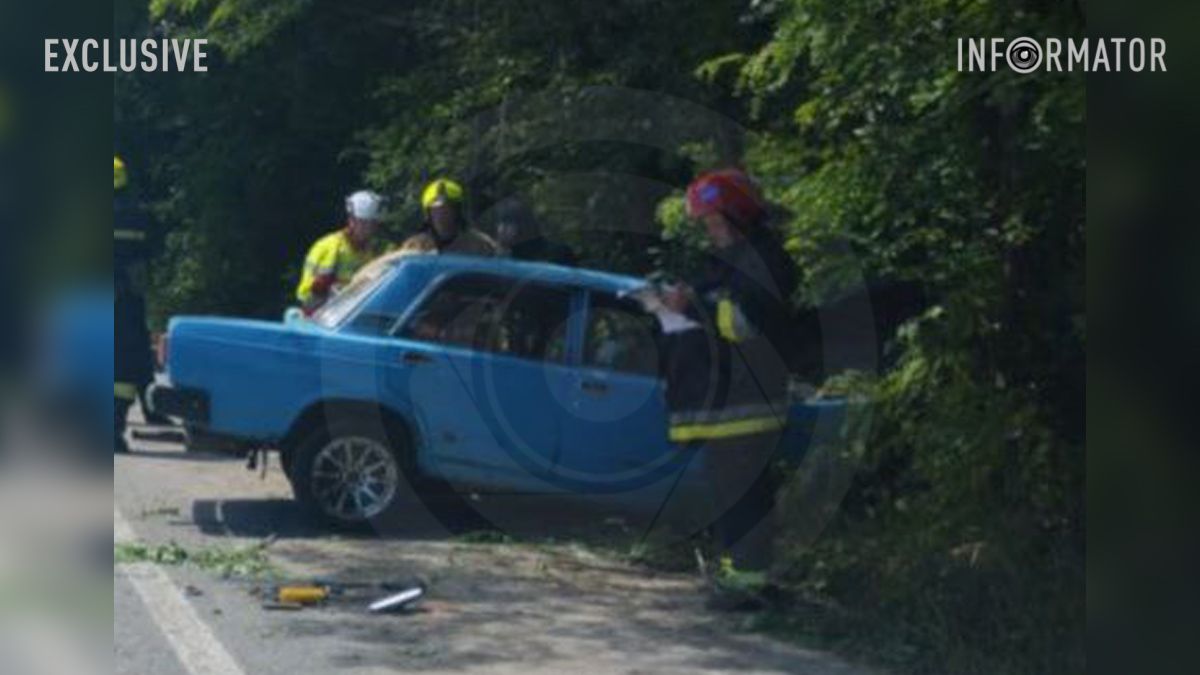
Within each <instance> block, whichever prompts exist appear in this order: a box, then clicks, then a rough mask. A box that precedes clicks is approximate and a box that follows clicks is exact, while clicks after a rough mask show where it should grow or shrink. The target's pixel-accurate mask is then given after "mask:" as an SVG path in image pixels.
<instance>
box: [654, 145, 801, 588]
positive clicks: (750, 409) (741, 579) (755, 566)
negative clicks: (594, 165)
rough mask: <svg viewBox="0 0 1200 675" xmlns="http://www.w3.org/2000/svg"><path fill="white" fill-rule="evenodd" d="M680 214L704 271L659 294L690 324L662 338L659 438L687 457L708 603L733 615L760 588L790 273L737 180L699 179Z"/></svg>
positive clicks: (733, 174)
mask: <svg viewBox="0 0 1200 675" xmlns="http://www.w3.org/2000/svg"><path fill="white" fill-rule="evenodd" d="M687 212H688V215H689V217H690V218H692V219H694V220H698V221H701V222H702V223H703V225H704V228H705V232H706V234H707V236H708V240H709V242H710V244H711V247H710V250H709V261H708V273H707V274H706V275H705V276H704V278H702V279H700V280H699V281H697V282H696V283H694V284H692V285H691V286H686V285H677V286H672V287H669V289H668V290H666V291H665V292H664V295H663V303H664V304H665V305H667V306H668V307H669V308H671V309H673V310H675V311H677V312H680V313H684V314H687V315H688V316H690V317H691V318H692V319H693V320H694V321H695V323H696V324H697V325H698V326H699V327H697V328H694V329H690V330H685V331H682V332H678V333H673V334H669V335H665V336H664V338H663V339H664V347H665V359H664V373H663V375H664V376H665V378H666V381H667V392H666V395H667V407H668V411H669V429H668V435H669V437H670V439H671V440H672V441H674V442H676V443H680V444H683V445H684V446H686V447H690V448H693V449H695V450H696V451H698V452H699V454H700V458H701V460H702V461H703V463H704V469H705V474H706V476H707V479H708V483H709V486H710V489H711V496H712V501H713V504H714V506H715V509H716V510H715V513H714V515H715V520H714V521H713V527H714V530H715V533H716V535H717V540H718V541H717V543H718V545H719V547H720V549H721V551H722V555H721V562H720V565H719V569H718V571H717V574H716V577H715V582H716V583H715V584H714V587H713V589H714V591H715V592H714V594H713V596H712V598H710V604H711V605H712V606H714V607H715V608H718V609H735V608H743V607H745V606H747V605H750V604H755V603H758V602H760V601H761V597H762V593H764V592H765V591H766V590H767V589H768V583H767V576H766V572H767V569H768V567H769V566H770V563H771V537H772V523H771V511H772V508H773V500H774V489H773V481H772V479H771V472H770V465H771V463H772V460H773V457H774V453H775V450H776V447H777V445H778V442H779V439H780V437H781V435H782V432H783V428H784V425H785V423H786V419H787V379H788V368H787V363H788V353H789V350H790V349H791V348H792V345H794V343H795V335H794V331H793V325H792V319H791V313H790V310H789V308H788V298H789V297H790V296H791V294H792V292H793V291H794V290H795V287H796V283H797V271H796V267H795V263H794V261H793V260H792V259H791V257H790V256H789V255H788V254H787V252H786V251H785V250H784V248H783V246H782V243H781V241H780V238H779V237H778V235H777V234H776V233H775V231H774V230H773V229H772V228H771V227H770V225H769V223H768V215H767V214H768V212H767V208H766V205H765V202H764V201H763V200H762V198H761V196H760V194H759V191H758V189H757V186H755V185H754V183H753V182H752V181H751V180H750V178H749V177H747V176H746V174H745V173H743V172H742V171H740V170H736V169H730V170H723V171H716V172H712V173H706V174H703V175H701V176H699V177H698V178H697V179H696V180H695V181H693V182H692V184H691V185H689V186H688V190H687Z"/></svg>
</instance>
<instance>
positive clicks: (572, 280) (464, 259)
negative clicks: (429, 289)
mask: <svg viewBox="0 0 1200 675" xmlns="http://www.w3.org/2000/svg"><path fill="white" fill-rule="evenodd" d="M392 264H393V265H395V266H401V265H402V266H404V267H406V268H410V269H414V270H420V271H422V272H424V273H427V274H430V275H437V274H442V273H446V272H478V273H482V274H498V275H503V276H507V277H514V278H518V279H536V280H538V281H540V282H543V283H551V284H563V285H570V286H584V287H587V288H591V289H595V290H601V291H607V292H609V293H622V292H627V291H631V290H634V289H637V288H641V287H642V286H645V285H646V280H645V279H641V278H639V277H631V276H627V275H624V274H613V273H611V272H601V271H599V270H589V269H583V268H579V267H566V266H564V265H555V264H551V263H544V262H528V261H524V260H513V259H511V258H485V257H481V256H469V255H458V254H450V253H446V254H441V255H411V256H404V257H401V258H397V259H396V261H395V262H393V263H392Z"/></svg>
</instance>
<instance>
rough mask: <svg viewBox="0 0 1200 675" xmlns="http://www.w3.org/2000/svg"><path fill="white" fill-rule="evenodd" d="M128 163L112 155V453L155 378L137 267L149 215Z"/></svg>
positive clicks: (142, 255) (122, 442) (124, 446)
mask: <svg viewBox="0 0 1200 675" xmlns="http://www.w3.org/2000/svg"><path fill="white" fill-rule="evenodd" d="M128 183H129V181H128V177H127V174H126V169H125V164H124V162H122V161H121V159H120V158H117V157H114V158H113V291H114V296H113V300H114V303H113V331H114V336H113V339H114V345H113V349H114V352H113V380H114V382H113V414H114V417H113V452H127V451H128V450H129V448H128V445H127V444H126V442H125V419H126V417H127V416H128V414H129V408H130V407H131V406H132V405H133V403H134V402H135V401H137V400H138V399H139V395H140V392H141V391H142V390H144V389H145V387H146V385H148V384H150V382H151V380H153V379H154V363H153V360H152V358H151V351H150V331H149V329H148V328H147V327H146V302H145V300H144V299H143V298H142V294H141V291H140V290H139V289H138V288H137V284H136V283H135V279H134V277H135V273H134V269H135V267H137V266H138V265H140V264H141V263H142V262H143V260H144V258H145V244H146V233H147V224H148V223H147V219H146V217H145V215H144V214H143V213H142V211H141V209H139V208H138V207H137V204H136V203H135V202H134V198H133V195H132V194H131V193H130V191H129V184H128Z"/></svg>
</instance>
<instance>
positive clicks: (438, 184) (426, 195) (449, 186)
mask: <svg viewBox="0 0 1200 675" xmlns="http://www.w3.org/2000/svg"><path fill="white" fill-rule="evenodd" d="M464 194H465V193H464V191H463V186H462V185H460V184H458V183H456V182H455V181H452V180H450V179H449V178H439V179H437V180H435V181H433V182H431V183H430V184H429V185H426V186H425V189H424V190H422V191H421V210H422V211H425V212H428V211H429V209H430V208H431V207H433V206H434V205H435V204H437V203H439V202H442V201H443V200H444V201H445V202H450V203H453V204H461V203H462V201H463V196H464Z"/></svg>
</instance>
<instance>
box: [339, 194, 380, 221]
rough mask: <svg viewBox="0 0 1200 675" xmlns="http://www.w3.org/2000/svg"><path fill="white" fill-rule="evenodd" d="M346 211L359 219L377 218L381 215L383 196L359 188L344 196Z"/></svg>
mask: <svg viewBox="0 0 1200 675" xmlns="http://www.w3.org/2000/svg"><path fill="white" fill-rule="evenodd" d="M346 213H347V214H348V215H350V216H353V217H354V218H358V219H359V220H379V219H380V218H382V217H383V197H380V196H379V194H378V193H375V192H371V191H370V190H359V191H358V192H355V193H354V194H352V195H350V196H349V197H346Z"/></svg>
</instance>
